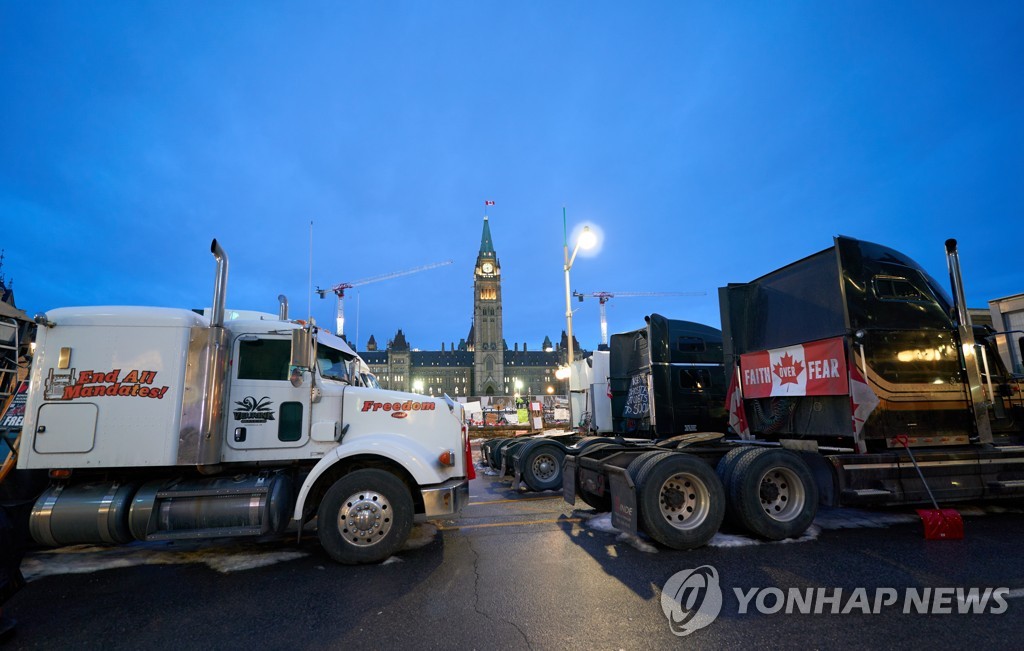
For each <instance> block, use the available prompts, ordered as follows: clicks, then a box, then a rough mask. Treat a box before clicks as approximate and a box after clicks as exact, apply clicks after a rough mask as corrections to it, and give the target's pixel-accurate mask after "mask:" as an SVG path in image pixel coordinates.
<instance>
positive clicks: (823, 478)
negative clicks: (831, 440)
mask: <svg viewBox="0 0 1024 651" xmlns="http://www.w3.org/2000/svg"><path fill="white" fill-rule="evenodd" d="M796 452H797V454H799V455H800V457H801V458H802V459H803V460H804V461H805V462H807V467H808V468H810V469H811V476H812V477H814V482H815V483H816V484H817V485H818V504H823V505H825V506H839V499H838V498H839V485H838V479H837V475H836V472H835V468H833V467H832V465H831V464H830V463H829V462H828V461H827V460H826V458H825V457H823V456H822V455H820V454H818V453H816V452H802V451H796Z"/></svg>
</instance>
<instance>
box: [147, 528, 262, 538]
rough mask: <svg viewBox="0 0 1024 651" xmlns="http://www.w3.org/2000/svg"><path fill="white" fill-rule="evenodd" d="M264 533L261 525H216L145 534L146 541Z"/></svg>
mask: <svg viewBox="0 0 1024 651" xmlns="http://www.w3.org/2000/svg"><path fill="white" fill-rule="evenodd" d="M263 533H264V531H263V527H261V526H256V527H217V528H213V529H186V530H183V531H154V532H153V533H151V534H149V535H147V536H146V541H147V542H148V541H154V540H194V539H198V538H228V537H231V536H259V535H262V534H263Z"/></svg>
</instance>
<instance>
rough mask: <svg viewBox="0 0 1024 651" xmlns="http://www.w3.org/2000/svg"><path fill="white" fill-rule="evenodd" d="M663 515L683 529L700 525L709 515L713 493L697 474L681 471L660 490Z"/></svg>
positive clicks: (675, 525) (660, 507)
mask: <svg viewBox="0 0 1024 651" xmlns="http://www.w3.org/2000/svg"><path fill="white" fill-rule="evenodd" d="M658 508H659V510H660V511H661V517H663V518H665V520H666V521H667V522H668V523H669V524H670V525H672V526H673V527H675V528H676V529H679V530H681V531H688V530H690V529H694V528H696V527H699V526H700V525H701V524H702V523H703V522H704V520H705V519H707V517H708V512H709V510H710V508H711V493H710V491H708V487H707V486H706V485H705V484H704V482H703V481H701V480H700V479H699V478H697V476H696V475H691V474H690V473H686V472H681V473H677V474H675V475H672V476H671V477H669V478H668V479H666V480H665V481H664V483H662V485H661V490H660V491H659V492H658Z"/></svg>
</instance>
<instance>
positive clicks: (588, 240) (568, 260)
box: [562, 207, 597, 424]
mask: <svg viewBox="0 0 1024 651" xmlns="http://www.w3.org/2000/svg"><path fill="white" fill-rule="evenodd" d="M596 241H597V238H596V236H595V235H594V233H593V231H591V230H590V227H589V226H584V227H583V232H582V233H580V236H579V237H578V238H576V246H575V247H573V250H572V255H571V256H570V255H569V233H568V227H567V225H566V219H565V208H564V207H563V208H562V242H563V244H562V248H563V251H564V253H565V267H564V269H565V325H566V334H567V335H568V337H569V339H568V342H569V343H568V345H569V348H568V351H567V352H568V356H567V357H566V367H567V369H568V374H567V377H566V382H567V385H568V391H569V393H568V397H569V422H570V424H571V423H573V422H575V421H574V420H573V413H572V361H573V345H572V298H571V291H570V289H569V270H570V269H572V263H573V262H575V261H576V254H577V253H579V252H580V247H583V248H584V249H589V248H591V247H593V246H594V244H595V243H596Z"/></svg>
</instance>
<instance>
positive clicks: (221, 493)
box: [156, 486, 267, 499]
mask: <svg viewBox="0 0 1024 651" xmlns="http://www.w3.org/2000/svg"><path fill="white" fill-rule="evenodd" d="M266 493H267V487H266V486H260V487H258V488H254V487H252V486H249V487H243V488H201V489H194V490H168V491H160V492H158V493H157V494H156V498H157V499H167V498H169V497H171V498H174V497H226V496H228V495H266Z"/></svg>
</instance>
